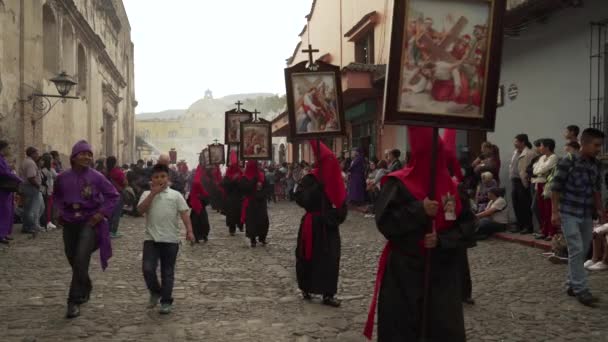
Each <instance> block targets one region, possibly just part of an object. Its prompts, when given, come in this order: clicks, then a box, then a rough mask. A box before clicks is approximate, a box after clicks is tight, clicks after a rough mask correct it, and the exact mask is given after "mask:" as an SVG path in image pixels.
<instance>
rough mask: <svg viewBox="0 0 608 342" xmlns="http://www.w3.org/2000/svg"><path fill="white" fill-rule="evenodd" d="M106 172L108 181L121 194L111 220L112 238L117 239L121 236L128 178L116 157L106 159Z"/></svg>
mask: <svg viewBox="0 0 608 342" xmlns="http://www.w3.org/2000/svg"><path fill="white" fill-rule="evenodd" d="M106 170H107V177H108V179H109V180H110V182H111V183H112V184H113V185H114V187H115V188H116V191H118V193H119V194H120V197H119V199H118V203H116V207H115V208H114V211H113V212H112V218H111V219H110V236H111V237H112V238H117V237H120V236H121V234H119V233H118V225H119V224H120V217H121V216H122V208H123V206H124V198H123V197H122V191H123V190H124V189H125V188H126V187H127V177H126V176H125V173H124V171H123V170H122V169H121V168H120V167H118V165H117V160H116V157H114V156H110V157H108V158H107V159H106Z"/></svg>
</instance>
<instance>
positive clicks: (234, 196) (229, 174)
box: [222, 151, 243, 236]
mask: <svg viewBox="0 0 608 342" xmlns="http://www.w3.org/2000/svg"><path fill="white" fill-rule="evenodd" d="M229 161H230V164H229V165H228V169H226V175H224V180H223V181H222V188H224V191H225V193H226V201H225V203H224V213H225V214H226V226H227V227H228V231H229V232H230V235H232V236H234V234H235V233H236V228H237V227H238V228H239V230H240V231H241V232H242V231H243V224H242V223H241V207H242V204H243V193H242V191H241V189H240V187H239V184H240V181H241V178H242V177H243V171H242V170H241V168H240V167H239V161H238V158H237V155H236V151H232V152H230V159H229Z"/></svg>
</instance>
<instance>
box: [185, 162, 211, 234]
mask: <svg viewBox="0 0 608 342" xmlns="http://www.w3.org/2000/svg"><path fill="white" fill-rule="evenodd" d="M204 172H205V165H203V164H202V163H199V165H198V167H197V168H196V172H195V173H194V177H193V178H192V184H191V185H190V194H189V195H188V205H189V206H190V208H192V210H191V211H190V221H191V222H192V231H193V233H194V241H195V243H200V241H201V240H203V241H204V242H207V241H209V231H210V230H211V226H210V225H209V216H208V214H207V208H206V207H207V205H208V204H209V193H207V190H206V189H205V187H204V185H203V173H204Z"/></svg>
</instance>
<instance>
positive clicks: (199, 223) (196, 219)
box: [190, 197, 211, 242]
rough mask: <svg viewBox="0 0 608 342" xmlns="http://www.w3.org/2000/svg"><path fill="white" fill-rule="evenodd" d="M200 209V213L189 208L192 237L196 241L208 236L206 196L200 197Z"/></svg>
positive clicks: (209, 227) (207, 200) (207, 202)
mask: <svg viewBox="0 0 608 342" xmlns="http://www.w3.org/2000/svg"><path fill="white" fill-rule="evenodd" d="M200 201H201V205H202V206H203V209H201V212H200V213H198V214H197V213H196V212H195V211H194V210H190V221H192V232H193V233H194V239H195V240H196V242H199V241H200V240H204V241H207V239H208V238H209V231H210V230H211V226H210V225H209V216H208V215H207V205H208V204H209V199H208V197H205V198H201V199H200Z"/></svg>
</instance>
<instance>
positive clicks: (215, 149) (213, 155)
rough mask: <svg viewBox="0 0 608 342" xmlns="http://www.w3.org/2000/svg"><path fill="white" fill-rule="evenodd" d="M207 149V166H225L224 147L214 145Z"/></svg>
mask: <svg viewBox="0 0 608 342" xmlns="http://www.w3.org/2000/svg"><path fill="white" fill-rule="evenodd" d="M207 148H208V149H209V164H210V165H221V164H226V156H225V154H224V145H222V144H214V145H209V146H208V147H207Z"/></svg>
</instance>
